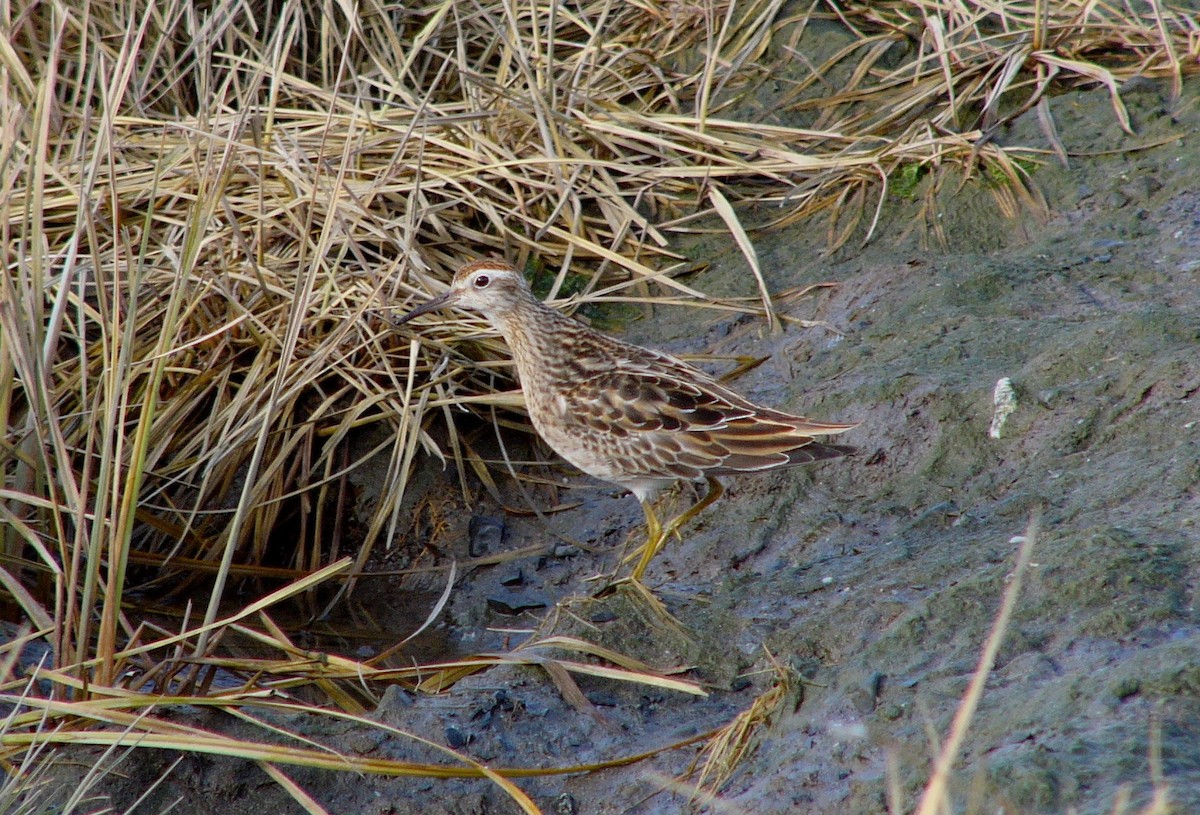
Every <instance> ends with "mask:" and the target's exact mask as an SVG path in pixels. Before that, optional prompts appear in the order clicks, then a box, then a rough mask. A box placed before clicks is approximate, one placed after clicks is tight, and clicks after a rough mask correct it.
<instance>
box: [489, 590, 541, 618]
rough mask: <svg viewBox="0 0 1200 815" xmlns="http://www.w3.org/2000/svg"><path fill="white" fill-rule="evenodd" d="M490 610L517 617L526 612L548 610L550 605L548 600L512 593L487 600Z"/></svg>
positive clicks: (536, 596) (530, 594)
mask: <svg viewBox="0 0 1200 815" xmlns="http://www.w3.org/2000/svg"><path fill="white" fill-rule="evenodd" d="M487 604H488V608H490V609H491V610H492V611H494V612H496V613H497V614H507V615H509V616H512V617H515V616H516V615H518V614H521V613H523V612H526V611H536V610H537V609H539V608H546V606H548V605H549V603H548V602H547V601H546V598H544V597H541V596H538V595H536V594H532V593H527V592H512V593H509V594H505V595H503V596H497V595H492V596H491V597H489V598H487Z"/></svg>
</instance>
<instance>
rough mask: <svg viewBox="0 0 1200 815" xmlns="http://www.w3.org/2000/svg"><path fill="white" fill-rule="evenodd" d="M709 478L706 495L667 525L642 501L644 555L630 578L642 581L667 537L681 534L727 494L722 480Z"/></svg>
mask: <svg viewBox="0 0 1200 815" xmlns="http://www.w3.org/2000/svg"><path fill="white" fill-rule="evenodd" d="M707 480H708V492H706V493H705V494H704V497H703V498H701V499H700V500H699V501H697V502H696V503H695V504H694V505H693V506H692V507H691V508H689V509H688V510H687V511H686V512H684V513H682V514H680V515H677V516H676V517H675V518H674V519H672V520H671V522H670V523H668V524H667V525H666V526H665V527H664V526H663V525H662V524H661V523H660V522H659V520H658V516H657V515H655V514H654V508H653V507H652V506H651V505H650V502H649V501H643V502H642V511H643V512H645V513H646V543H645V544H644V545H643V546H642V556H641V558H639V559H638V564H637V566H635V567H634V568H633V573H632V574H631V575H630V578H631V579H633V580H635V581H639V582H640V581H641V579H642V575H644V574H645V573H646V569H647V568H648V567H649V566H650V561H651V560H653V559H654V556H655V555H657V554H658V550H660V549H662V546H663V544H664V543H666V542H667V538H669V537H671V536H672V535H677V534H679V529H680V528H681V527H682V526H683V525H684V524H686V523H687V522H688V521H690V520H692V518H695V517H696V516H697V515H699V514H700V513H701V512H703V511H704V510H705V509H706V508H708V507H709V506H710V505H711V504H712V503H713V502H714V501H716V500H717V499H718V498H720V497H721V496H722V495H724V494H725V488H724V487H723V486H721V482H720V481H718V480H717V479H715V478H712V477H711V476H710V477H709V478H708V479H707Z"/></svg>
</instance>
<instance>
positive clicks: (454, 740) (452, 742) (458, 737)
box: [446, 725, 475, 750]
mask: <svg viewBox="0 0 1200 815" xmlns="http://www.w3.org/2000/svg"><path fill="white" fill-rule="evenodd" d="M474 740H475V737H474V736H472V735H471V734H470V733H464V732H462V731H461V730H459V729H458V728H457V727H455V726H454V725H450V726H449V727H447V728H446V744H447V745H449V746H450V747H451V748H453V749H455V750H457V749H459V748H460V747H466V746H467V745H468V744H470V743H471V742H473V741H474Z"/></svg>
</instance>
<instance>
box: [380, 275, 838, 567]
mask: <svg viewBox="0 0 1200 815" xmlns="http://www.w3.org/2000/svg"><path fill="white" fill-rule="evenodd" d="M449 306H453V307H455V308H459V309H463V310H466V311H474V312H478V313H480V314H482V315H483V316H484V317H485V318H486V319H487V320H488V322H489V323H490V324H491V325H492V327H493V328H494V329H495V330H496V331H498V332H500V334H501V335H502V336H503V337H504V340H505V342H506V343H507V344H508V347H509V349H510V350H511V351H512V356H513V361H514V362H515V363H516V367H517V376H518V378H519V379H520V381H521V388H522V390H523V391H524V394H525V405H526V409H527V410H528V412H529V418H530V420H531V421H532V422H533V427H534V429H535V430H537V432H538V434H539V435H540V436H541V437H542V438H543V439H544V440H545V441H546V443H547V444H549V445H550V447H551V448H552V449H553V450H554V451H555V452H556V453H558V454H559V455H560V456H562V457H563V458H565V459H566V460H567V461H569V462H571V463H572V464H574V465H575V466H576V467H578V468H579V469H580V470H583V471H584V472H585V473H587V474H588V475H591V476H594V477H596V478H599V479H601V480H603V481H608V482H611V483H613V484H616V485H618V486H620V487H623V488H625V489H627V490H629V491H630V492H632V493H633V494H634V495H635V496H637V499H638V500H639V501H640V502H641V504H642V509H643V511H644V512H645V513H646V532H647V540H646V543H645V544H644V545H643V546H642V549H641V556H640V558H639V559H638V563H637V566H635V567H634V569H633V572H632V574H631V577H632V579H633V581H635V582H640V581H641V578H642V575H643V574H645V571H646V567H647V566H649V565H650V561H651V560H652V559H653V558H654V555H655V554H656V553H657V552H658V550H659V549H660V548H661V547H662V545H663V543H664V542H665V541H666V540H667V538H669V537H670V536H671V535H672V534H674V533H675V532H676V531H677V530H678V529H679V528H680V527H681V526H683V525H684V524H686V523H687V522H688V521H690V520H691V519H692V518H694V517H695V516H696V515H697V514H698V513H699V512H701V511H702V510H703V509H704V508H705V507H707V506H709V505H710V504H712V503H713V502H714V501H716V500H717V499H718V498H720V497H721V494H722V493H723V492H724V488H723V487H722V486H721V482H720V481H718V480H717V479H716V476H719V475H729V474H733V473H747V472H757V471H760V470H770V469H774V468H776V467H791V466H795V465H797V464H805V463H807V462H810V461H819V460H822V459H828V458H836V457H838V456H844V455H848V454H850V453H852V452H854V448H853V447H847V446H845V445H838V444H827V443H825V442H819V441H817V439H818V438H821V437H824V436H833V435H836V434H838V433H842V432H844V431H846V430H849V429H851V428H853V427H857V423H855V424H833V423H829V422H815V421H812V420H811V419H806V418H805V417H803V416H794V415H792V414H789V413H784V412H782V411H778V410H773V409H771V408H767V407H762V406H760V405H756V404H754V403H753V402H751V401H749V400H747V399H746V398H745V397H743V396H741V395H739V394H737V393H736V392H734V391H732V390H730V389H729V388H727V387H726V386H725V385H722V384H721V383H720V382H718V381H716V380H715V379H713V378H712V377H711V376H709V375H708V374H706V373H704V372H703V371H701V370H699V369H697V368H694V367H692V366H691V365H688V364H687V363H686V362H683V361H682V360H679V359H676V358H675V357H673V356H670V355H669V354H664V353H661V352H659V351H653V350H651V349H649V348H642V347H641V346H638V345H632V344H630V343H627V342H622V341H620V340H618V339H614V338H613V337H609V336H607V335H605V334H601V333H600V332H599V331H596V330H594V329H592V328H590V327H588V326H586V325H584V324H583V323H581V322H579V321H577V320H574V319H572V318H570V317H568V316H566V315H564V314H562V313H560V312H558V311H555V310H554V309H552V308H550V307H549V306H547V305H545V304H544V303H542V302H541V301H539V300H538V299H537V298H536V297H535V296H534V295H533V292H531V291H530V289H529V284H528V283H526V281H525V278H524V277H523V276H522V275H521V273H520V272H518V271H517V270H516V269H514V268H513V267H512V266H510V265H508V264H507V263H504V262H502V261H497V260H480V261H476V262H474V263H469V264H467V265H466V266H463V267H462V268H461V269H459V270H458V272H457V273H455V275H454V280H453V281H452V282H451V284H450V288H449V290H448V291H447V292H446V293H445V294H443V295H441V296H439V297H435V298H434V299H432V300H430V301H428V302H426V303H424V304H423V305H421V306H418V307H417V308H415V309H413V310H412V311H410V312H408V313H407V314H405V315H404V316H403V317H401V318H400V319H399V320H398V321H396V325H400V324H402V323H405V322H408V321H409V320H411V319H413V318H414V317H418V316H420V315H422V314H427V313H429V312H431V311H434V310H436V309H441V308H446V307H449ZM700 479H704V480H705V481H707V483H708V491H707V493H706V494H705V496H704V497H703V498H702V499H701V500H700V501H698V502H697V503H696V504H695V505H693V506H692V507H691V508H690V509H688V510H687V511H686V512H684V513H682V514H681V515H679V516H678V517H676V518H675V519H674V520H672V521H670V522H669V523H668V524H666V525H665V526H664V525H663V524H662V523H661V522H660V521H659V520H658V516H657V515H656V514H655V512H654V508H653V507H652V506H651V499H652V498H653V496H654V495H655V493H657V492H658V491H659V490H660V489H662V488H663V487H666V486H668V485H670V484H673V483H675V482H677V481H681V480H689V481H699V480H700Z"/></svg>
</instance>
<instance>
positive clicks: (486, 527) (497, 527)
mask: <svg viewBox="0 0 1200 815" xmlns="http://www.w3.org/2000/svg"><path fill="white" fill-rule="evenodd" d="M504 532H505V526H504V520H503V519H502V518H494V517H492V516H491V515H474V516H472V517H471V522H470V524H468V526H467V534H468V535H469V536H470V543H469V544H468V548H467V551H469V552H470V553H471V557H482V556H483V555H486V554H487V553H488V552H490V551H491V550H492V549H498V548H500V545H501V544H502V543H504Z"/></svg>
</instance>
